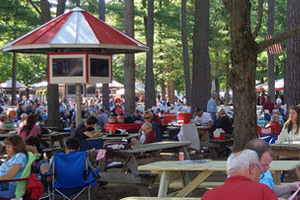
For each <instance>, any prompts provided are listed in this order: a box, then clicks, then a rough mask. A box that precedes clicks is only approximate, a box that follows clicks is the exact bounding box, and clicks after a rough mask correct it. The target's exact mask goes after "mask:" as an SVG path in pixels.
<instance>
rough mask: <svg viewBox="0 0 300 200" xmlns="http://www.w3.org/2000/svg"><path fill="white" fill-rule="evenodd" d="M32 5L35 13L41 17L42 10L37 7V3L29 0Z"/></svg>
mask: <svg viewBox="0 0 300 200" xmlns="http://www.w3.org/2000/svg"><path fill="white" fill-rule="evenodd" d="M27 1H28V2H29V3H30V4H31V5H32V7H33V8H34V9H35V11H36V12H37V13H39V15H40V14H41V11H40V9H39V8H38V7H37V6H36V5H35V3H34V2H33V1H32V0H27Z"/></svg>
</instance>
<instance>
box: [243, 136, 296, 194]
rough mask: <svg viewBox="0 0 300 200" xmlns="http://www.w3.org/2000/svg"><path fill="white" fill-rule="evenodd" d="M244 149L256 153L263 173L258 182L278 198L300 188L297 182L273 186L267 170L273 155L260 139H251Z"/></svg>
mask: <svg viewBox="0 0 300 200" xmlns="http://www.w3.org/2000/svg"><path fill="white" fill-rule="evenodd" d="M245 149H251V150H253V151H255V152H256V153H257V155H258V159H259V166H260V169H261V170H262V171H263V173H264V176H263V178H262V179H260V180H259V182H260V183H263V184H265V185H267V186H269V187H270V188H271V189H272V190H274V192H275V193H276V194H277V196H278V197H281V196H283V195H285V194H288V193H290V192H293V191H296V190H298V188H299V187H300V182H299V181H298V182H293V183H287V184H283V185H274V179H273V176H272V173H271V172H270V170H269V169H270V164H271V162H272V160H273V153H272V151H271V149H270V147H269V145H268V143H266V141H264V140H261V139H252V140H250V141H249V142H248V143H247V144H246V146H245Z"/></svg>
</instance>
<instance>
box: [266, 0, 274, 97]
mask: <svg viewBox="0 0 300 200" xmlns="http://www.w3.org/2000/svg"><path fill="white" fill-rule="evenodd" d="M267 29H268V34H269V35H273V34H274V0H268V23H267ZM268 95H269V96H270V97H271V100H272V101H273V102H275V72H274V56H273V55H271V54H270V53H269V51H268Z"/></svg>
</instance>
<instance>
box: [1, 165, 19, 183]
mask: <svg viewBox="0 0 300 200" xmlns="http://www.w3.org/2000/svg"><path fill="white" fill-rule="evenodd" d="M21 168H22V165H21V164H13V165H12V166H10V168H9V169H8V172H7V173H6V174H4V175H3V176H0V180H9V179H13V178H14V177H15V176H16V174H17V173H18V172H19V171H20V170H21Z"/></svg>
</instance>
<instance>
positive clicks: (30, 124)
mask: <svg viewBox="0 0 300 200" xmlns="http://www.w3.org/2000/svg"><path fill="white" fill-rule="evenodd" d="M18 134H19V135H20V136H21V137H22V138H23V140H26V139H27V138H28V137H30V136H32V135H40V134H41V130H40V127H38V126H37V125H36V120H35V116H34V114H29V115H28V117H27V119H26V122H25V124H24V125H23V126H20V127H19V129H18Z"/></svg>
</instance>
